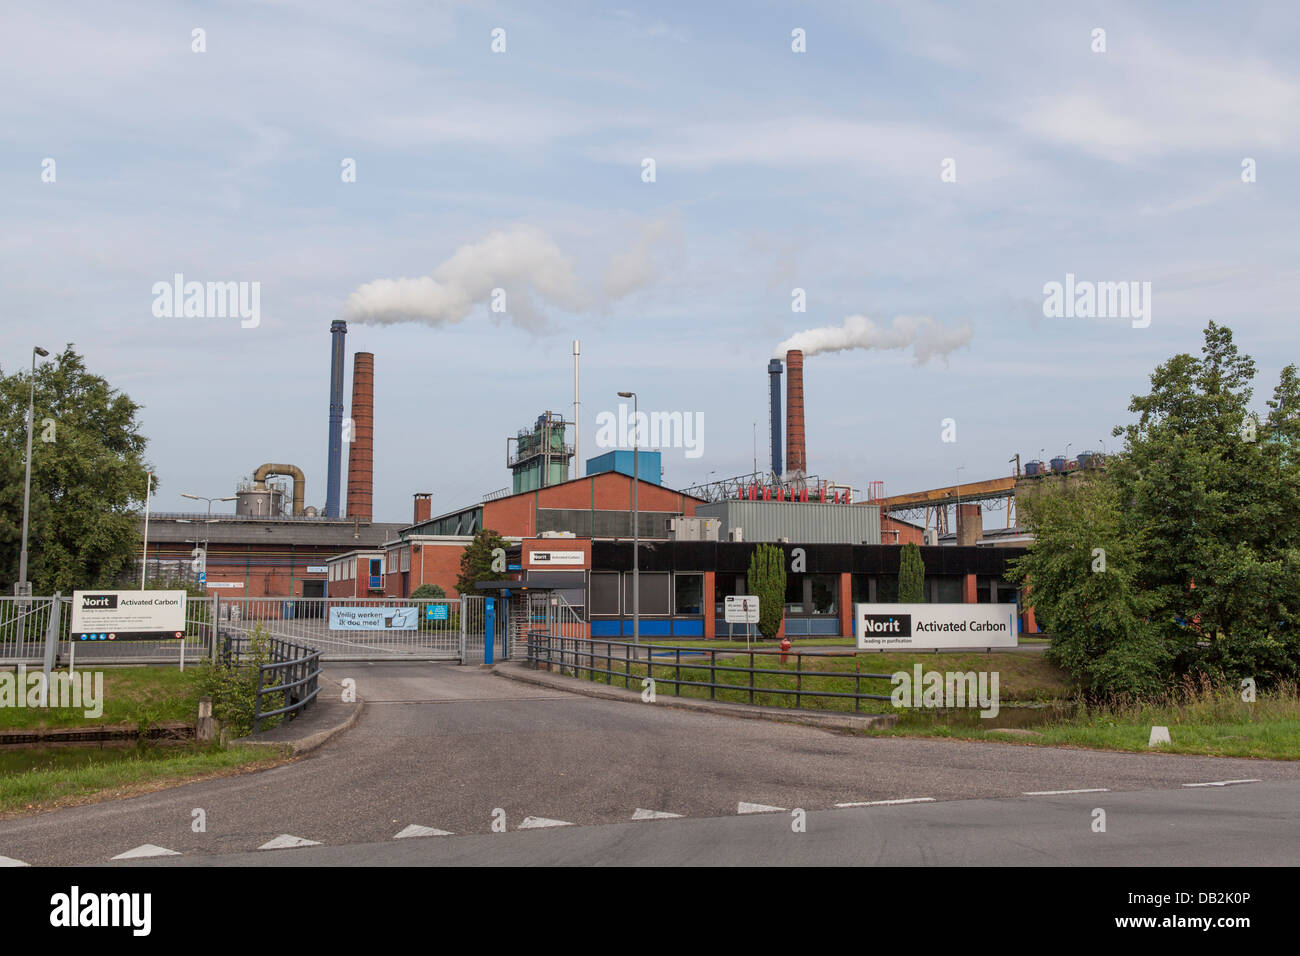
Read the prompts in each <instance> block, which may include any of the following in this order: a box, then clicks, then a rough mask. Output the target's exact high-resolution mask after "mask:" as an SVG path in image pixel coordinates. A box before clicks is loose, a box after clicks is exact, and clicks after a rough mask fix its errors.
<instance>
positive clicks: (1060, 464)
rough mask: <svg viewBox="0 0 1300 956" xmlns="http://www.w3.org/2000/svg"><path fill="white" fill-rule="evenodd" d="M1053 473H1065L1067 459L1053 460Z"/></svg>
mask: <svg viewBox="0 0 1300 956" xmlns="http://www.w3.org/2000/svg"><path fill="white" fill-rule="evenodd" d="M1052 471H1057V472H1060V471H1065V459H1064V458H1053V459H1052Z"/></svg>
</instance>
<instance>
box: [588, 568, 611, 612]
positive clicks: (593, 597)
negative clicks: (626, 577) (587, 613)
mask: <svg viewBox="0 0 1300 956" xmlns="http://www.w3.org/2000/svg"><path fill="white" fill-rule="evenodd" d="M587 600H588V601H590V602H591V613H592V614H617V613H618V574H617V573H614V572H611V571H593V572H592V573H591V593H590V596H589V597H588V598H587Z"/></svg>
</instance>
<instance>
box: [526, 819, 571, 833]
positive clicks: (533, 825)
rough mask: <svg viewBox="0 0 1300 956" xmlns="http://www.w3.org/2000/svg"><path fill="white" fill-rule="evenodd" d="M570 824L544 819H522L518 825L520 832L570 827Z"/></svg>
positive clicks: (564, 821)
mask: <svg viewBox="0 0 1300 956" xmlns="http://www.w3.org/2000/svg"><path fill="white" fill-rule="evenodd" d="M571 826H573V824H572V823H569V822H568V821H567V820H548V819H547V818H546V817H524V822H523V823H521V824H519V829H520V830H540V829H542V828H543V827H571Z"/></svg>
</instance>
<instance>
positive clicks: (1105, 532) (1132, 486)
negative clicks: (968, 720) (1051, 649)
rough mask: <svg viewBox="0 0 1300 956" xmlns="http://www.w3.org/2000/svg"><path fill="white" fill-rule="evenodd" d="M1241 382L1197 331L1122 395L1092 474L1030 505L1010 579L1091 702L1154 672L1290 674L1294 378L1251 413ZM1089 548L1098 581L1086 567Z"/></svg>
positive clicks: (1296, 607)
mask: <svg viewBox="0 0 1300 956" xmlns="http://www.w3.org/2000/svg"><path fill="white" fill-rule="evenodd" d="M1254 377H1255V363H1254V361H1253V360H1252V359H1251V358H1250V357H1249V356H1246V355H1243V354H1241V353H1240V352H1239V351H1238V349H1237V347H1236V345H1234V344H1233V341H1232V332H1231V330H1229V329H1227V328H1225V327H1223V326H1219V325H1217V324H1216V323H1213V322H1211V323H1210V324H1209V326H1208V327H1207V328H1206V330H1205V344H1204V346H1203V348H1202V350H1201V357H1200V358H1196V357H1194V356H1191V355H1187V354H1180V355H1175V356H1173V357H1172V358H1170V359H1169V360H1168V361H1166V362H1164V363H1162V364H1161V365H1159V366H1158V367H1157V368H1156V370H1155V371H1154V372H1153V373H1152V375H1151V389H1150V392H1149V393H1148V394H1146V395H1141V396H1134V397H1133V399H1132V402H1131V403H1130V405H1129V410H1130V411H1132V412H1134V413H1136V415H1137V418H1136V420H1135V421H1134V422H1132V423H1131V424H1129V425H1126V426H1123V427H1119V428H1116V429H1115V430H1114V432H1113V434H1115V435H1116V436H1122V437H1123V439H1124V447H1123V450H1122V452H1121V453H1120V454H1119V455H1117V456H1114V457H1112V459H1111V460H1110V461H1108V462H1107V468H1106V471H1105V473H1104V474H1103V475H1099V476H1092V477H1089V478H1087V479H1086V482H1085V485H1086V487H1087V490H1080V491H1079V492H1078V493H1077V494H1076V493H1075V492H1073V491H1071V492H1069V493H1067V494H1065V496H1064V497H1065V498H1066V499H1068V500H1065V501H1063V502H1059V503H1052V502H1051V500H1050V496H1048V495H1042V496H1038V497H1036V498H1035V499H1033V500H1032V501H1031V504H1030V507H1029V509H1028V511H1027V514H1028V516H1029V523H1030V526H1031V527H1032V528H1033V530H1034V533H1035V537H1036V543H1035V545H1034V547H1033V549H1032V551H1031V552H1030V555H1029V557H1028V559H1025V560H1022V561H1020V562H1017V565H1016V568H1015V571H1014V576H1015V577H1016V580H1018V582H1019V583H1021V584H1031V585H1032V587H1033V603H1034V606H1035V608H1036V609H1041V610H1043V612H1044V619H1045V621H1046V623H1047V624H1048V626H1049V628H1050V630H1051V632H1052V636H1053V643H1054V645H1055V644H1057V643H1061V642H1063V643H1061V651H1060V652H1059V653H1060V654H1061V655H1062V656H1061V660H1062V662H1063V663H1066V664H1067V666H1069V667H1070V668H1071V673H1072V674H1074V675H1075V677H1076V679H1078V680H1079V681H1080V683H1081V684H1082V685H1083V686H1085V687H1087V688H1092V689H1093V691H1094V692H1095V693H1097V694H1105V693H1112V692H1125V691H1135V690H1138V689H1141V688H1144V687H1149V686H1151V684H1152V682H1153V677H1152V670H1151V669H1152V668H1154V680H1158V681H1159V682H1162V683H1165V684H1169V683H1173V682H1175V681H1177V680H1178V679H1179V678H1181V677H1183V676H1186V675H1191V676H1196V675H1199V674H1209V675H1211V676H1213V677H1227V678H1230V679H1232V680H1234V681H1235V680H1237V679H1239V678H1244V677H1252V678H1254V679H1255V680H1256V682H1257V684H1258V686H1260V687H1266V686H1269V685H1270V684H1272V683H1274V682H1276V681H1278V680H1282V679H1288V678H1290V679H1294V678H1295V677H1296V676H1297V675H1300V626H1297V625H1298V623H1300V455H1297V453H1296V450H1295V449H1296V442H1297V440H1300V418H1298V417H1297V413H1300V376H1297V372H1296V369H1295V367H1294V366H1287V367H1286V368H1284V369H1283V370H1282V372H1281V375H1280V377H1279V381H1278V385H1277V387H1276V388H1275V390H1274V392H1273V398H1272V399H1271V400H1270V401H1269V402H1267V405H1268V409H1269V410H1268V412H1267V413H1266V414H1265V415H1264V416H1263V417H1262V418H1261V417H1260V416H1259V415H1258V413H1256V412H1254V411H1252V409H1251V398H1252V395H1253V389H1252V385H1251V383H1252V381H1253V379H1254ZM1074 480H1075V479H1070V480H1068V481H1067V486H1068V484H1069V483H1070V482H1071V481H1074ZM1105 542H1110V546H1109V547H1108V546H1107V545H1106V543H1105ZM1071 548H1073V549H1075V552H1074V557H1073V558H1072V559H1071V558H1070V556H1069V550H1070V549H1071ZM1094 548H1103V549H1104V550H1105V566H1106V570H1105V571H1104V572H1101V573H1098V572H1095V571H1093V570H1092V568H1091V564H1090V561H1089V560H1086V556H1087V555H1090V554H1091V552H1092V549H1094ZM1081 601H1088V602H1090V603H1089V605H1088V606H1087V607H1085V606H1083V605H1082V604H1081V603H1080V602H1081ZM1093 605H1098V606H1093ZM1100 605H1106V607H1105V608H1103V607H1101V606H1100ZM1098 655H1100V656H1098ZM1090 657H1092V658H1095V659H1096V660H1095V663H1089V658H1090Z"/></svg>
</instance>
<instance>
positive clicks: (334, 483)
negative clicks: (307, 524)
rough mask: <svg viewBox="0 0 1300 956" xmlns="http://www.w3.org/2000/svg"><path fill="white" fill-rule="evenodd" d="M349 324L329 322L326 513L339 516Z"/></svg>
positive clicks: (329, 515)
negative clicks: (328, 429) (344, 384)
mask: <svg viewBox="0 0 1300 956" xmlns="http://www.w3.org/2000/svg"><path fill="white" fill-rule="evenodd" d="M347 334H348V324H347V323H346V322H344V321H343V320H342V319H335V320H334V321H333V322H331V323H330V337H331V338H332V339H333V342H331V343H330V438H329V452H328V455H327V459H326V460H327V466H326V473H325V517H327V518H337V517H338V516H339V482H340V481H341V480H342V478H343V347H344V343H343V340H344V338H346V337H347Z"/></svg>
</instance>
